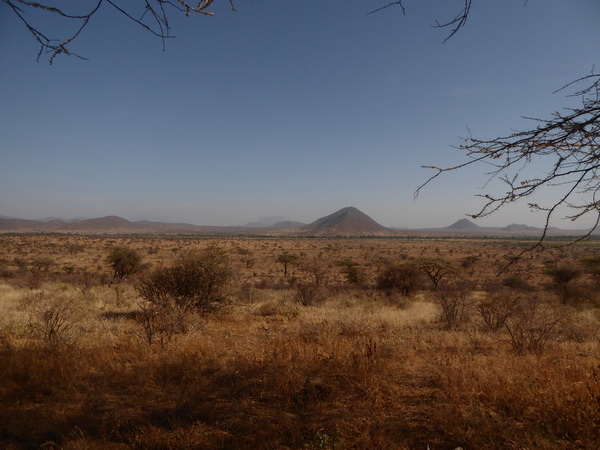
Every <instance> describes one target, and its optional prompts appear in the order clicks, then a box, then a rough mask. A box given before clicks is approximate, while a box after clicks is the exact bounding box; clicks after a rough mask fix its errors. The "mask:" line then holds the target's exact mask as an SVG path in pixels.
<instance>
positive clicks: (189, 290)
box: [137, 248, 232, 311]
mask: <svg viewBox="0 0 600 450" xmlns="http://www.w3.org/2000/svg"><path fill="white" fill-rule="evenodd" d="M231 277H232V270H231V268H230V266H229V261H228V258H227V255H226V253H225V252H224V251H223V250H221V249H218V248H208V249H206V250H204V251H201V252H190V253H187V254H185V255H183V256H181V257H180V258H179V259H178V260H177V261H176V262H175V263H174V264H173V266H171V267H166V268H160V269H157V270H155V271H154V272H152V273H151V274H150V275H149V276H148V277H147V278H146V279H145V280H144V281H142V282H141V283H140V284H139V285H138V287H137V290H138V293H139V294H140V295H141V296H142V298H143V299H145V300H146V301H148V302H149V303H151V304H154V305H158V306H173V307H177V308H181V309H184V310H188V309H196V310H200V311H210V310H213V309H214V308H216V307H217V306H218V305H219V304H221V303H223V302H224V301H225V300H226V298H227V293H226V289H227V287H228V284H229V282H230V280H231Z"/></svg>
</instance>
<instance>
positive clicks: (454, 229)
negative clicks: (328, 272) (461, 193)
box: [0, 207, 598, 237]
mask: <svg viewBox="0 0 600 450" xmlns="http://www.w3.org/2000/svg"><path fill="white" fill-rule="evenodd" d="M542 231H543V229H542V228H536V227H530V226H528V225H523V224H511V225H507V226H505V227H481V226H479V225H477V224H475V223H473V222H472V221H470V220H469V219H461V220H458V221H456V222H454V223H453V224H451V225H449V226H447V227H444V228H422V229H392V228H386V227H384V226H383V225H380V224H379V223H377V222H376V221H375V220H373V219H372V218H371V217H369V216H368V215H366V214H365V213H363V212H362V211H360V210H358V209H357V208H354V207H347V208H342V209H340V210H339V211H336V212H334V213H333V214H330V215H328V216H325V217H321V218H320V219H317V220H315V221H314V222H312V223H310V224H308V225H307V224H305V223H302V222H296V221H293V220H291V219H289V218H287V217H281V216H272V217H265V218H261V219H259V221H258V222H249V223H247V224H246V225H244V226H237V227H236V226H231V227H215V226H198V225H192V224H189V223H170V222H152V221H148V220H140V221H136V222H131V221H129V220H127V219H124V218H122V217H118V216H106V217H98V218H94V219H73V220H68V221H66V220H62V219H58V218H56V217H47V218H44V219H40V220H26V219H17V218H11V217H7V216H0V232H13V233H15V232H16V233H20V232H56V233H83V234H225V235H234V234H235V235H256V234H262V235H272V234H276V235H289V236H319V237H320V236H323V237H334V236H398V235H406V234H414V233H435V234H451V235H461V234H464V235H474V234H475V235H477V234H479V235H486V234H487V235H540V234H541V232H542ZM547 232H548V233H549V234H554V235H556V234H563V235H564V234H569V235H576V234H583V233H585V232H587V230H561V229H559V228H549V229H548V230H547ZM597 233H598V232H597Z"/></svg>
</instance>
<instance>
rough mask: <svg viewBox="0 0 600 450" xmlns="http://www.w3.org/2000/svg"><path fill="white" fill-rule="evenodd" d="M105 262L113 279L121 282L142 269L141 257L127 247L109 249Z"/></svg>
mask: <svg viewBox="0 0 600 450" xmlns="http://www.w3.org/2000/svg"><path fill="white" fill-rule="evenodd" d="M106 262H108V264H109V265H110V268H111V270H112V274H113V279H114V280H117V281H121V280H123V279H124V278H126V277H129V276H131V275H133V274H135V273H137V272H139V271H140V270H141V269H142V257H141V255H140V254H139V253H138V252H137V251H136V250H134V249H132V248H129V247H113V248H111V249H110V252H109V254H108V256H107V257H106Z"/></svg>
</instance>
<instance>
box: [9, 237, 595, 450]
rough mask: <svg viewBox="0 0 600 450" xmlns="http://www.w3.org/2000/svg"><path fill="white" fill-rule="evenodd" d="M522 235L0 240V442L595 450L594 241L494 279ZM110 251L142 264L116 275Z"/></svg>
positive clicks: (49, 445)
mask: <svg viewBox="0 0 600 450" xmlns="http://www.w3.org/2000/svg"><path fill="white" fill-rule="evenodd" d="M521 245H522V244H521V243H518V242H506V241H483V240H478V241H473V240H464V241H460V240H446V241H444V240H433V239H421V240H417V239H414V240H395V239H394V240H391V239H296V240H294V239H287V240H286V239H242V238H240V239H233V238H232V239H175V238H172V239H166V238H145V239H144V238H116V237H114V238H113V237H110V238H100V237H85V236H62V235H50V236H42V235H35V236H25V235H18V236H1V237H0V252H1V253H0V276H1V277H2V278H1V279H0V445H1V446H2V447H3V448H37V447H40V446H44V447H45V448H59V447H60V448H74V449H77V448H103V449H104V448H128V447H134V448H294V449H295V448H365V449H367V448H368V449H372V448H382V449H384V448H385V449H388V448H420V449H424V448H427V446H429V447H430V448H431V449H436V448H455V447H459V446H462V447H464V448H594V447H595V446H596V445H597V442H599V441H600V431H599V427H598V423H599V420H600V403H599V399H600V366H599V365H598V361H599V360H600V332H599V328H600V310H599V309H598V303H599V298H598V294H597V293H596V291H597V289H596V286H597V285H596V279H595V274H594V273H592V272H590V271H589V270H587V271H586V270H584V269H585V266H584V265H581V264H582V263H581V261H588V260H590V258H596V257H597V256H596V255H597V252H598V248H597V247H596V246H595V245H594V244H593V243H589V244H586V245H577V246H573V247H570V248H565V249H562V250H560V251H555V253H554V254H553V256H554V257H555V258H556V259H557V260H559V261H560V264H558V265H557V264H554V265H550V263H549V262H548V261H544V260H541V259H540V260H536V259H527V260H522V261H520V262H519V263H517V264H515V265H513V266H511V268H510V271H511V272H510V273H508V274H503V275H502V277H500V278H498V277H497V276H496V274H497V272H498V270H499V269H500V268H501V267H503V265H504V264H505V261H506V259H505V258H504V257H503V256H504V255H506V254H510V253H513V252H517V251H518V250H519V246H521ZM113 248H129V249H133V250H135V251H136V252H137V253H138V254H139V255H141V258H142V261H141V262H140V263H141V264H144V265H151V266H152V267H151V269H150V270H149V271H147V272H146V273H145V274H142V275H139V274H138V275H135V276H131V277H126V278H124V279H123V281H121V282H120V283H116V284H115V283H114V281H113V280H114V277H113V276H112V272H111V267H110V264H109V263H108V262H107V260H106V258H107V255H109V254H110V252H111V249H113ZM281 254H288V255H293V256H295V257H296V258H295V259H294V264H292V265H290V266H288V273H287V276H283V272H284V271H283V270H282V267H281V264H280V263H279V262H277V258H278V255H281ZM546 257H548V255H546ZM249 258H250V259H252V260H253V264H250V265H249V264H248V263H247V260H248V259H249ZM432 260H434V261H438V262H441V263H440V264H441V265H443V267H450V266H448V264H450V265H451V267H452V270H451V271H449V272H447V274H446V277H445V278H442V279H441V280H440V282H439V283H438V284H437V285H434V283H433V282H432V283H429V282H427V283H424V281H425V280H426V279H427V277H426V276H425V275H424V274H423V272H422V271H420V268H422V267H423V263H424V262H425V261H426V262H427V263H428V265H427V267H430V263H431V261H432ZM471 260H473V261H475V260H476V261H477V263H476V264H466V263H464V262H465V261H467V262H468V261H471ZM340 262H347V264H340ZM349 262H351V263H352V264H350V263H349ZM580 265H581V273H580V274H578V276H577V277H574V278H570V279H569V280H568V281H567V282H566V283H568V287H569V290H568V292H569V297H568V298H567V300H566V301H565V297H564V295H563V294H564V291H563V290H561V289H562V288H561V289H559V288H557V283H558V281H557V279H556V277H555V275H556V274H555V273H554V272H552V271H550V270H549V269H548V268H549V267H571V268H579V267H580ZM461 266H462V270H459V269H456V267H461ZM349 268H353V269H352V273H354V270H358V271H359V272H360V274H361V277H362V281H361V283H354V282H352V281H351V279H350V278H349V272H348V271H349ZM180 269H181V270H180ZM183 269H185V270H183ZM221 270H223V271H221ZM221 275H223V277H221ZM161 277H162V278H161ZM178 277H182V278H181V280H183V281H181V280H180V281H181V282H176V283H175V284H173V283H171V281H173V280H179V278H178ZM163 278H164V279H165V280H167V281H166V282H165V283H164V284H161V283H159V281H160V280H163ZM32 279H34V280H35V281H36V282H35V283H32V282H31V281H32ZM169 280H170V281H169ZM215 280H217V281H219V283H217V284H218V286H219V289H218V291H210V292H211V294H210V295H208V297H210V299H211V300H210V301H209V303H210V304H211V305H212V304H215V301H214V300H215V299H217V301H216V304H218V305H219V308H213V307H211V308H204V307H203V306H204V305H205V303H203V299H206V298H208V297H206V296H205V295H204V294H203V292H204V291H202V289H200V288H199V287H202V286H206V283H208V284H210V283H211V282H212V281H215ZM560 280H562V278H560ZM221 281H223V282H222V283H221ZM182 283H183V285H184V286H185V287H186V290H185V292H191V293H192V294H193V295H191V296H189V298H188V297H186V298H187V299H188V300H189V303H188V302H187V300H186V299H184V298H183V297H181V296H179V297H178V295H179V294H180V293H181V292H180V291H179V290H177V289H176V287H181V286H182ZM186 283H189V284H186ZM171 284H173V286H172V287H173V289H174V290H167V291H165V292H166V293H165V292H163V290H164V289H163V288H164V286H170V285H171ZM175 285H177V286H175ZM211 286H213V285H211ZM213 287H214V286H213ZM150 288H152V289H150ZM188 288H189V289H188ZM161 289H163V290H161ZM157 292H158V294H160V295H158V294H157ZM214 292H217V294H215V295H212V294H214ZM149 293H150V294H153V295H150V294H149ZM154 294H157V295H155V296H154ZM163 294H164V295H163ZM575 298H576V301H575V300H572V299H575ZM157 299H158V300H157ZM161 299H163V300H164V302H161V301H159V300H161ZM178 302H179V303H180V304H181V305H183V307H178V304H179V303H178ZM181 302H183V303H181ZM190 305H191V307H187V306H190ZM193 305H198V306H199V307H198V308H197V307H195V306H193Z"/></svg>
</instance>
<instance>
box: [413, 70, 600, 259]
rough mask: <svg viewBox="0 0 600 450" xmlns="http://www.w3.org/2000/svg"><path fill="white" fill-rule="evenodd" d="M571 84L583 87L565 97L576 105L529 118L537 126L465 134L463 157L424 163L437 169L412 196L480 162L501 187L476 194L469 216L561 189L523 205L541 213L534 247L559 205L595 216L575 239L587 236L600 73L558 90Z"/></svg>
mask: <svg viewBox="0 0 600 450" xmlns="http://www.w3.org/2000/svg"><path fill="white" fill-rule="evenodd" d="M575 86H582V87H581V88H579V89H578V90H576V92H575V93H574V94H570V95H576V96H581V106H580V107H578V108H569V109H565V110H564V111H562V112H554V113H553V114H552V115H551V117H550V118H549V119H544V120H542V119H532V118H529V119H530V120H532V121H534V122H537V123H538V125H537V126H536V127H534V128H532V129H530V130H526V131H516V132H513V133H511V134H510V135H508V136H505V137H498V138H494V139H491V140H483V139H478V138H475V137H473V136H469V137H468V138H465V139H464V140H463V144H462V145H460V146H458V148H459V149H461V150H463V151H464V152H466V155H467V157H468V158H469V159H468V161H466V162H463V163H461V164H458V165H455V166H451V167H445V168H440V167H436V166H424V167H425V168H430V169H434V170H435V171H436V173H435V174H434V175H432V176H431V177H429V179H427V180H426V181H425V182H424V183H423V184H422V185H420V186H419V187H418V188H417V190H416V191H415V197H416V196H418V194H419V192H420V191H421V189H423V187H425V186H426V185H428V184H429V183H430V182H431V181H433V180H434V179H436V178H437V177H439V176H440V175H441V174H442V173H445V172H451V171H455V170H458V169H462V168H465V167H467V166H471V165H473V164H476V163H485V164H488V165H490V166H491V167H492V168H493V170H492V171H490V172H488V175H490V177H491V178H492V179H499V180H501V181H502V182H503V183H504V184H505V186H506V191H504V192H500V193H497V194H484V195H480V196H479V197H482V198H484V199H485V203H484V205H483V207H482V208H481V209H480V210H479V211H478V212H477V213H475V214H470V216H471V217H472V218H475V219H477V218H481V217H486V216H489V215H490V214H493V213H494V212H496V211H498V210H499V209H501V208H503V207H505V206H507V205H510V204H512V203H515V202H519V201H523V200H525V199H528V197H530V196H532V195H533V194H535V193H538V192H539V191H542V190H546V189H548V188H556V189H562V193H560V194H558V195H557V196H555V197H554V200H553V201H552V202H551V203H550V204H548V205H540V204H538V203H528V205H529V207H530V208H531V209H532V210H533V211H543V212H544V213H545V214H546V217H545V225H544V229H543V234H542V236H541V238H540V240H539V242H538V243H537V244H536V245H535V246H534V248H537V247H538V246H541V245H542V243H543V241H544V240H545V239H546V238H547V233H548V229H549V227H550V223H551V219H552V218H554V216H555V214H556V213H557V210H558V209H559V208H562V207H566V208H568V209H570V210H571V211H572V213H570V214H567V215H566V217H565V218H566V219H569V220H571V221H576V220H579V219H581V218H582V217H584V216H588V215H590V214H591V215H595V221H594V226H593V228H591V229H590V230H589V231H588V232H587V233H586V234H585V235H584V236H583V237H581V238H578V239H577V240H576V241H580V240H581V239H585V238H586V237H588V236H589V235H590V234H591V233H592V232H593V231H594V229H595V228H596V227H597V225H598V223H600V201H599V200H598V195H599V194H600V74H595V73H593V72H592V73H591V74H590V75H587V76H585V77H582V78H579V79H578V80H575V81H573V82H571V83H569V84H567V85H565V86H564V87H562V88H561V89H559V91H562V90H564V89H567V88H573V87H575ZM548 162H549V163H551V164H550V168H549V169H548V170H547V171H541V172H540V171H539V170H538V171H537V172H535V171H534V172H533V173H536V176H533V177H527V178H523V176H522V174H523V173H524V171H525V169H527V170H535V168H537V167H545V166H548ZM544 163H545V164H544ZM530 250H531V249H530Z"/></svg>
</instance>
